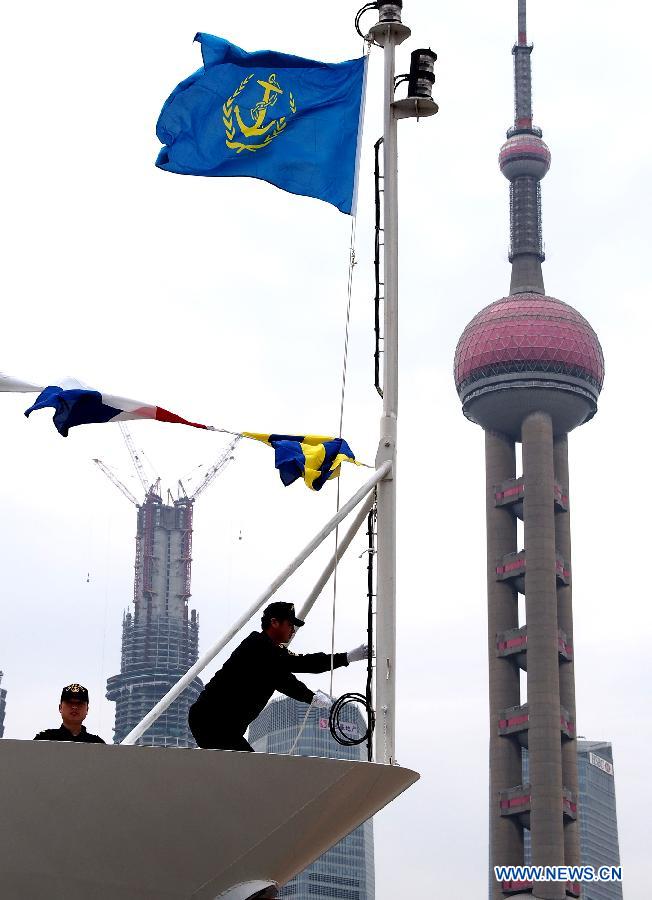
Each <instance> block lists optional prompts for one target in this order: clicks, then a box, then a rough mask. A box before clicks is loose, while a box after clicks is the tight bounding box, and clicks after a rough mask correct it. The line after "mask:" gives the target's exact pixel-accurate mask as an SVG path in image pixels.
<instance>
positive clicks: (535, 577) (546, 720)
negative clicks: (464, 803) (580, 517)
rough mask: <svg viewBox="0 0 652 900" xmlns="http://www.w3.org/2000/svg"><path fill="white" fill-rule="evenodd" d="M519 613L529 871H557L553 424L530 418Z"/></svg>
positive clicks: (525, 437)
mask: <svg viewBox="0 0 652 900" xmlns="http://www.w3.org/2000/svg"><path fill="white" fill-rule="evenodd" d="M522 441H523V480H524V508H523V519H524V528H525V553H526V571H525V609H526V620H527V630H528V649H527V685H528V697H527V701H528V708H529V734H528V750H529V771H530V786H531V812H530V817H531V837H532V863H533V865H562V864H563V862H564V826H563V817H562V768H561V730H560V708H559V706H560V704H559V660H558V624H557V580H556V563H557V553H556V546H555V511H554V505H553V496H554V468H553V430H552V419H551V417H550V415H549V414H548V413H545V412H534V413H532V414H530V415H528V416H527V417H526V418H525V420H524V421H523V425H522ZM534 896H535V897H540V898H544V900H558V898H564V897H565V896H566V888H565V885H564V884H562V883H560V882H538V883H537V884H536V885H535V888H534Z"/></svg>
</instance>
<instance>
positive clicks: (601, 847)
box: [577, 740, 623, 900]
mask: <svg viewBox="0 0 652 900" xmlns="http://www.w3.org/2000/svg"><path fill="white" fill-rule="evenodd" d="M613 763H614V761H613V753H612V749H611V744H610V743H608V741H586V740H578V742H577V769H578V775H579V783H580V795H579V801H580V802H579V823H580V847H581V852H582V864H583V865H585V866H593V867H594V868H595V869H598V868H599V867H600V866H618V865H620V852H619V849H618V820H617V818H616V785H615V781H614V764H613ZM582 895H583V900H622V898H623V886H622V884H621V883H618V882H601V883H599V884H597V883H596V884H586V885H584V887H583V890H582Z"/></svg>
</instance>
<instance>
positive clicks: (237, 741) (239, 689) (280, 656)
mask: <svg viewBox="0 0 652 900" xmlns="http://www.w3.org/2000/svg"><path fill="white" fill-rule="evenodd" d="M261 624H262V631H252V632H251V634H250V635H249V637H246V638H245V639H244V641H243V642H242V643H241V644H240V646H239V647H236V649H235V650H234V651H233V653H232V654H231V656H230V657H229V658H228V659H227V661H226V662H225V663H224V665H223V666H222V668H221V669H220V670H219V671H218V672H216V673H215V675H214V676H213V677H212V678H211V680H210V681H209V682H208V684H207V685H206V687H205V688H204V690H203V691H202V692H201V694H200V695H199V697H198V698H197V700H196V702H195V703H194V704H193V705H192V706H191V707H190V710H189V713H188V724H189V725H190V730H191V731H192V733H193V735H194V738H195V740H196V741H197V744H198V745H199V746H200V747H203V748H204V749H211V750H253V748H252V747H251V746H250V745H249V743H248V742H247V741H246V740H245V738H244V733H245V731H246V730H247V728H248V726H249V724H250V722H253V720H254V719H255V718H256V716H257V715H258V714H259V713H260V712H261V711H262V710H263V709H264V707H265V706H266V705H267V703H268V702H269V700H270V698H271V696H272V694H273V693H274V691H279V692H280V693H281V694H285V695H286V696H288V697H292V698H293V699H294V700H300V701H302V702H303V703H314V705H316V706H320V707H322V708H328V707H330V706H331V704H332V700H331V698H330V697H329V696H328V695H327V694H323V693H322V692H321V691H317V692H313V691H311V690H310V688H307V687H306V686H305V684H303V683H302V682H301V681H299V679H298V678H295V677H294V675H293V674H292V673H293V672H314V673H318V672H328V671H330V667H331V656H330V653H306V654H303V655H299V654H295V653H291V652H290V651H289V650H288V649H287V647H286V644H287V643H288V642H289V640H290V639H291V637H292V635H293V634H294V632H295V631H296V629H297V628H300V627H301V626H302V625H303V622H302V620H301V619H297V617H296V615H295V613H294V604H293V603H281V602H277V603H270V605H269V606H268V607H267V608H266V609H265V611H264V612H263V617H262V620H261ZM366 657H367V647H366V645H365V644H363V645H361V646H360V647H356V649H355V650H351V651H350V652H349V653H336V654H335V656H334V659H333V667H334V668H336V669H337V668H339V667H340V666H348V664H349V663H350V662H356V661H357V660H361V659H366Z"/></svg>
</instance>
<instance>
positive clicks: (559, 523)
mask: <svg viewBox="0 0 652 900" xmlns="http://www.w3.org/2000/svg"><path fill="white" fill-rule="evenodd" d="M554 459H555V477H556V478H557V481H558V482H559V483H560V484H561V486H562V489H565V490H567V491H568V490H569V484H568V435H565V434H564V435H562V436H560V437H558V438H555V442H554ZM569 493H570V492H569ZM555 533H556V542H557V550H558V552H559V553H561V555H562V556H563V557H564V562H565V563H566V564H567V565H568V566H569V567H571V566H570V562H571V532H570V497H569V508H568V511H567V512H558V513H557V514H556V516H555ZM572 583H573V576H572V567H571V580H570V583H569V584H567V585H560V587H559V588H558V589H557V619H558V621H559V627H560V628H561V629H563V631H564V632H565V633H566V638H567V641H568V643H569V644H570V645H571V647H572V648H573V656H572V659H570V660H568V661H566V662H562V663H561V664H560V668H559V699H560V701H561V705H562V706H563V707H564V708H565V709H566V710H567V711H568V714H569V716H570V719H571V721H572V723H573V725H574V726H575V727H574V730H573V737H572V739H570V740H564V741H563V743H562V745H561V768H562V777H563V780H564V787H566V788H568V790H570V791H572V792H573V794H574V795H575V799H576V802H577V798H578V793H579V785H578V775H577V740H576V738H577V725H576V718H575V643H574V640H573V588H572ZM578 815H581V810H578ZM564 854H565V856H564V861H565V863H566V865H567V866H579V865H580V838H579V823H578V820H577V819H576V820H569V821H567V822H566V823H565V826H564Z"/></svg>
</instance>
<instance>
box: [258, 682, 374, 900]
mask: <svg viewBox="0 0 652 900" xmlns="http://www.w3.org/2000/svg"><path fill="white" fill-rule="evenodd" d="M307 709H308V707H307V706H306V704H305V703H299V702H298V701H297V700H292V699H291V698H289V697H284V698H281V699H277V700H273V701H272V702H271V703H270V704H268V706H266V707H265V709H264V710H263V711H262V712H261V714H260V715H259V716H258V718H257V719H256V720H255V721H253V722H252V723H251V725H250V726H249V742H250V743H251V745H252V747H253V748H254V750H257V751H259V752H262V753H281V754H283V753H289V752H290V751H292V752H293V753H294V754H296V755H298V756H325V757H330V758H331V759H357V760H364V759H366V758H367V754H366V745H364V744H358V745H354V746H351V747H344V746H342V745H341V744H338V743H337V742H336V741H335V740H334V739H333V738H332V737H331V733H330V731H329V728H328V719H327V718H325V717H324V714H323V710H318V709H311V710H310V712H309V713H308V717H307V719H306V711H307ZM341 723H342V729H343V730H344V731H345V732H346V733H350V734H351V736H352V737H357V736H358V735H361V734H362V731H363V730H364V728H365V724H364V721H363V718H362V715H361V713H360V712H359V710H358V709H357V708H356V707H354V706H347V707H345V708H344V710H343V713H342V716H341ZM297 736H298V740H297ZM295 742H296V746H295ZM293 748H294V749H293ZM374 896H375V892H374V838H373V824H372V822H371V820H369V821H367V822H365V823H364V825H360V827H359V828H356V830H355V831H353V832H351V834H350V835H348V837H345V838H344V839H343V840H341V841H340V842H339V844H336V845H335V846H334V847H332V848H331V849H330V850H328V851H327V852H326V853H324V854H323V856H320V857H319V859H318V860H316V862H314V863H313V864H312V865H310V866H308V868H307V869H304V871H303V872H301V873H300V874H299V875H297V876H296V877H295V878H293V879H292V880H291V881H289V882H288V884H286V885H285V886H284V887H283V888H281V890H280V893H279V897H288V898H291V900H374Z"/></svg>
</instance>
